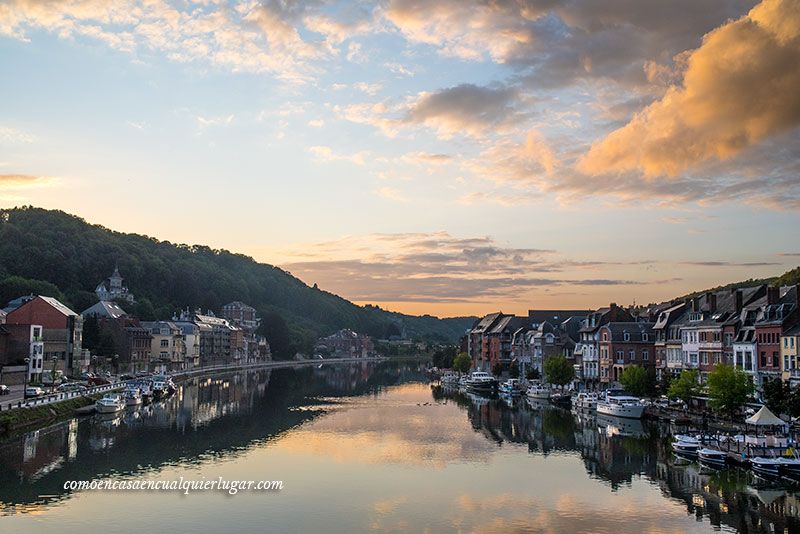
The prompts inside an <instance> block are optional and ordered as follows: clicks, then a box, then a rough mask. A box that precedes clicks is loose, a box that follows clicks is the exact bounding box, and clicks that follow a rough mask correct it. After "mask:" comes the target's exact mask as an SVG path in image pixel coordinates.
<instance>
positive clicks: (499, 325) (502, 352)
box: [481, 315, 528, 370]
mask: <svg viewBox="0 0 800 534" xmlns="http://www.w3.org/2000/svg"><path fill="white" fill-rule="evenodd" d="M526 323H528V319H527V317H516V316H514V315H503V316H502V317H500V318H499V319H498V320H497V321H494V324H493V325H492V326H491V327H490V328H488V329H487V330H486V331H485V332H484V333H483V342H482V343H481V346H482V347H483V345H485V346H486V349H487V352H486V354H484V357H485V359H488V361H487V362H486V363H487V366H488V369H490V370H493V369H496V368H500V369H503V370H507V369H508V367H509V365H511V361H512V341H513V339H514V333H515V332H516V331H517V330H519V329H520V328H521V327H522V326H524V325H525V324H526Z"/></svg>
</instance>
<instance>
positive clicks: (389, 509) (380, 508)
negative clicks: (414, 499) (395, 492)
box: [374, 496, 408, 515]
mask: <svg viewBox="0 0 800 534" xmlns="http://www.w3.org/2000/svg"><path fill="white" fill-rule="evenodd" d="M407 502H408V497H406V496H402V497H395V498H394V499H384V500H381V501H378V502H376V503H375V506H374V508H375V513H377V514H381V515H386V514H391V513H394V512H395V511H396V510H397V508H398V507H399V506H400V505H402V504H405V503H407Z"/></svg>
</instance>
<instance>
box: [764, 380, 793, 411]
mask: <svg viewBox="0 0 800 534" xmlns="http://www.w3.org/2000/svg"><path fill="white" fill-rule="evenodd" d="M791 394H792V389H791V388H790V387H789V384H784V382H783V381H782V380H780V379H777V380H769V381H766V382H764V400H765V401H766V403H767V406H768V407H769V409H770V410H772V411H773V412H775V413H777V414H781V413H788V412H789V400H790V397H791Z"/></svg>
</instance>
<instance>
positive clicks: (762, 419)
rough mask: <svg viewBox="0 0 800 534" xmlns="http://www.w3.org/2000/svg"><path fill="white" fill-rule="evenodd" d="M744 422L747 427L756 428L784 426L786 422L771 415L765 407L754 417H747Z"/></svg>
mask: <svg viewBox="0 0 800 534" xmlns="http://www.w3.org/2000/svg"><path fill="white" fill-rule="evenodd" d="M744 422H745V423H747V424H748V425H756V426H785V425H786V424H787V423H786V421H784V420H783V419H781V418H780V417H778V416H777V415H775V414H774V413H772V412H771V411H770V409H769V408H767V407H766V406H762V407H761V409H760V410H758V412H756V414H755V415H753V416H751V417H748V418H747V419H745V421H744Z"/></svg>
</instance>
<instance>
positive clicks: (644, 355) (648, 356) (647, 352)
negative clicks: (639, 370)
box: [642, 349, 650, 361]
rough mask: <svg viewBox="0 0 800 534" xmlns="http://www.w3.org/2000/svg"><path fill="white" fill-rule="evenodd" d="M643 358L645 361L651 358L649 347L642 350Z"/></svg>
mask: <svg viewBox="0 0 800 534" xmlns="http://www.w3.org/2000/svg"><path fill="white" fill-rule="evenodd" d="M642 359H643V360H645V361H647V360H649V359H650V353H649V351H648V350H647V349H645V350H643V351H642Z"/></svg>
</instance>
